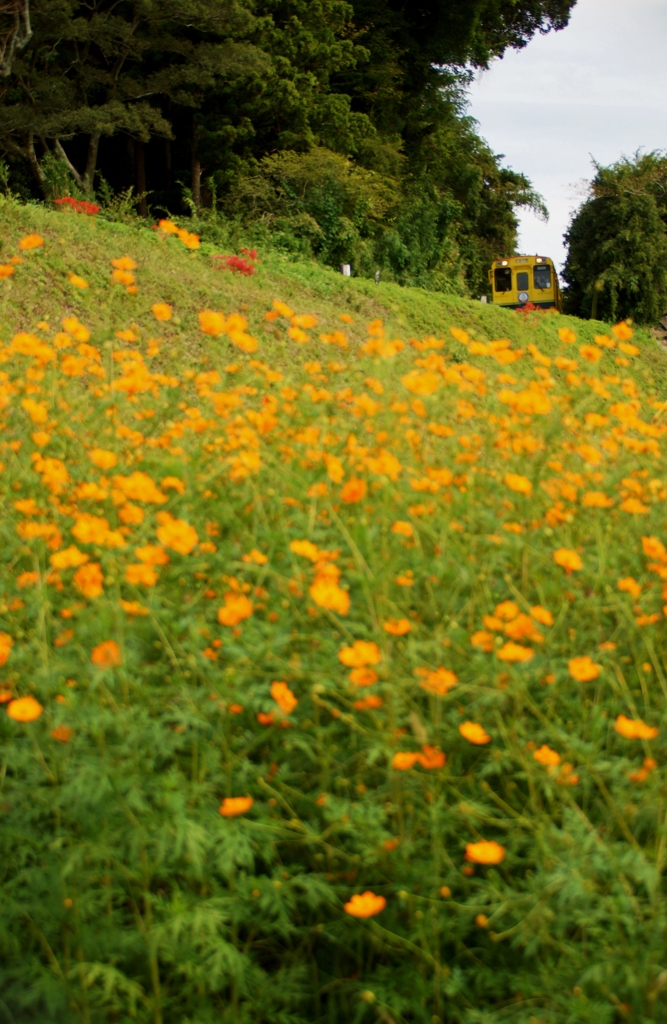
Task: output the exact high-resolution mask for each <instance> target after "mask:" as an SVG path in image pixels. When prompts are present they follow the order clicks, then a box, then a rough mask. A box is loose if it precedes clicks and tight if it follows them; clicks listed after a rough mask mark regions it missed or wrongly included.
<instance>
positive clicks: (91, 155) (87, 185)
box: [82, 132, 100, 195]
mask: <svg viewBox="0 0 667 1024" xmlns="http://www.w3.org/2000/svg"><path fill="white" fill-rule="evenodd" d="M99 145H100V132H93V134H92V135H91V136H90V139H89V140H88V156H87V158H86V169H85V171H84V172H83V181H82V185H83V188H84V189H85V190H86V192H89V193H90V194H91V195H92V193H93V183H94V181H95V170H96V168H97V151H98V149H99Z"/></svg>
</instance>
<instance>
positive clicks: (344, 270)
mask: <svg viewBox="0 0 667 1024" xmlns="http://www.w3.org/2000/svg"><path fill="white" fill-rule="evenodd" d="M340 272H341V274H342V275H343V277H352V267H351V266H350V264H349V263H341V266H340Z"/></svg>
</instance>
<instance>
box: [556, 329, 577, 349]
mask: <svg viewBox="0 0 667 1024" xmlns="http://www.w3.org/2000/svg"><path fill="white" fill-rule="evenodd" d="M558 337H559V338H560V340H561V341H563V342H565V344H566V345H573V344H574V342H575V341H576V340H577V336H576V334H575V333H574V331H571V330H570V329H569V327H559V328H558Z"/></svg>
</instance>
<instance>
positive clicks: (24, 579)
mask: <svg viewBox="0 0 667 1024" xmlns="http://www.w3.org/2000/svg"><path fill="white" fill-rule="evenodd" d="M38 580H39V573H38V572H22V573H21V574H20V575H19V576H17V577H16V586H17V587H19V589H21V590H23V588H24V587H33V586H34V585H35V583H37V582H38Z"/></svg>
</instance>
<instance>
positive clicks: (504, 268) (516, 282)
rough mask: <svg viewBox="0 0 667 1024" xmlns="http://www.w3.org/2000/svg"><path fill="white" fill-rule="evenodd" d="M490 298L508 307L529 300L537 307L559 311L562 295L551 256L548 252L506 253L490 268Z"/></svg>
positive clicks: (514, 307) (519, 304) (561, 305)
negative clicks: (544, 254)
mask: <svg viewBox="0 0 667 1024" xmlns="http://www.w3.org/2000/svg"><path fill="white" fill-rule="evenodd" d="M489 284H490V285H491V290H492V294H493V300H492V301H493V302H494V303H495V304H496V305H498V306H505V307H506V308H507V309H522V308H523V307H524V306H527V305H528V303H531V304H532V305H533V306H537V307H539V308H540V309H556V310H558V312H559V313H560V312H562V308H563V298H562V294H561V290H560V287H559V284H558V274H557V273H556V268H555V267H554V264H553V260H550V259H549V257H548V256H509V257H508V258H507V259H505V260H496V261H495V262H494V264H493V266H492V267H491V269H490V270H489Z"/></svg>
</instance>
